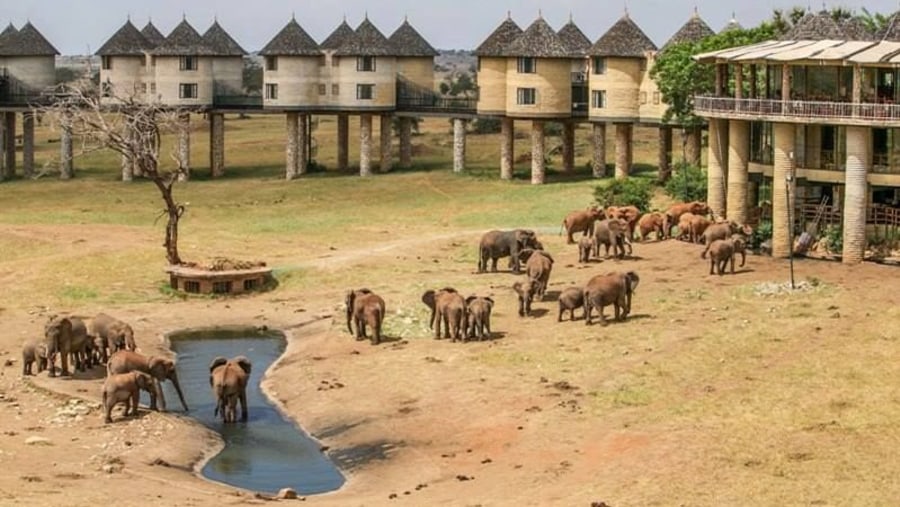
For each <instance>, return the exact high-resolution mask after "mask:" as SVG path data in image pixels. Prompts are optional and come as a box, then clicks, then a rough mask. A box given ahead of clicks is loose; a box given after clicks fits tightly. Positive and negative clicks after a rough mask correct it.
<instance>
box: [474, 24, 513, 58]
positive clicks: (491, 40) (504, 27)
mask: <svg viewBox="0 0 900 507" xmlns="http://www.w3.org/2000/svg"><path fill="white" fill-rule="evenodd" d="M522 33H523V32H522V29H521V28H520V27H519V25H517V24H516V22H515V21H513V20H512V18H510V17H507V18H506V19H505V20H503V23H500V26H498V27H497V29H496V30H494V31H493V32H491V34H490V35H489V36H488V38H487V39H485V40H484V42H482V43H481V45H480V46H478V48H477V49H476V50H475V56H488V57H490V56H503V54H504V51H505V50H506V47H507V46H509V44H510V43H511V42H512V41H514V40H515V39H516V38H517V37H519V36H520V35H522Z"/></svg>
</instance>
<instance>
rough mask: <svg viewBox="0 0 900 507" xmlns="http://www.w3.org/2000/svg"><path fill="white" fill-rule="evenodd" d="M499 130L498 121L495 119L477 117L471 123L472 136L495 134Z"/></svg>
mask: <svg viewBox="0 0 900 507" xmlns="http://www.w3.org/2000/svg"><path fill="white" fill-rule="evenodd" d="M500 130H501V125H500V120H498V119H496V118H488V117H478V118H475V120H474V121H473V122H472V133H474V134H496V133H498V132H500Z"/></svg>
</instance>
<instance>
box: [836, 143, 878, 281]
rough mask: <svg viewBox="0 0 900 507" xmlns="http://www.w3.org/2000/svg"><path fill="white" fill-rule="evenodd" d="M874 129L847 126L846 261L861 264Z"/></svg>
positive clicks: (846, 262) (863, 249)
mask: <svg viewBox="0 0 900 507" xmlns="http://www.w3.org/2000/svg"><path fill="white" fill-rule="evenodd" d="M871 147H872V129H870V128H868V127H847V168H846V174H845V176H844V178H845V179H844V182H845V192H844V251H843V257H842V261H843V263H844V264H858V263H860V262H862V261H863V260H865V255H866V214H867V213H866V211H867V207H868V205H869V202H868V197H869V185H868V181H867V180H868V174H869V169H870V167H869V164H870V161H871V160H872V153H871Z"/></svg>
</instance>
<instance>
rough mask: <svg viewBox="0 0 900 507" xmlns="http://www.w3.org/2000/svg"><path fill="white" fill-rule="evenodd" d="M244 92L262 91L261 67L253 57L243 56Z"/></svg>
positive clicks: (257, 92) (256, 93)
mask: <svg viewBox="0 0 900 507" xmlns="http://www.w3.org/2000/svg"><path fill="white" fill-rule="evenodd" d="M243 76H244V92H245V93H247V94H250V95H259V94H260V93H262V84H263V68H262V65H260V64H259V61H257V60H256V59H254V58H244V71H243Z"/></svg>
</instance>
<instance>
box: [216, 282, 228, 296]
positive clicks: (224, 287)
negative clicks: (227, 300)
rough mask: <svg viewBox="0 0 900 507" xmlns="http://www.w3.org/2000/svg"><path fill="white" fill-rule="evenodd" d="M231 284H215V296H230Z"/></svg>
mask: <svg viewBox="0 0 900 507" xmlns="http://www.w3.org/2000/svg"><path fill="white" fill-rule="evenodd" d="M230 293H231V282H213V294H230Z"/></svg>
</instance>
